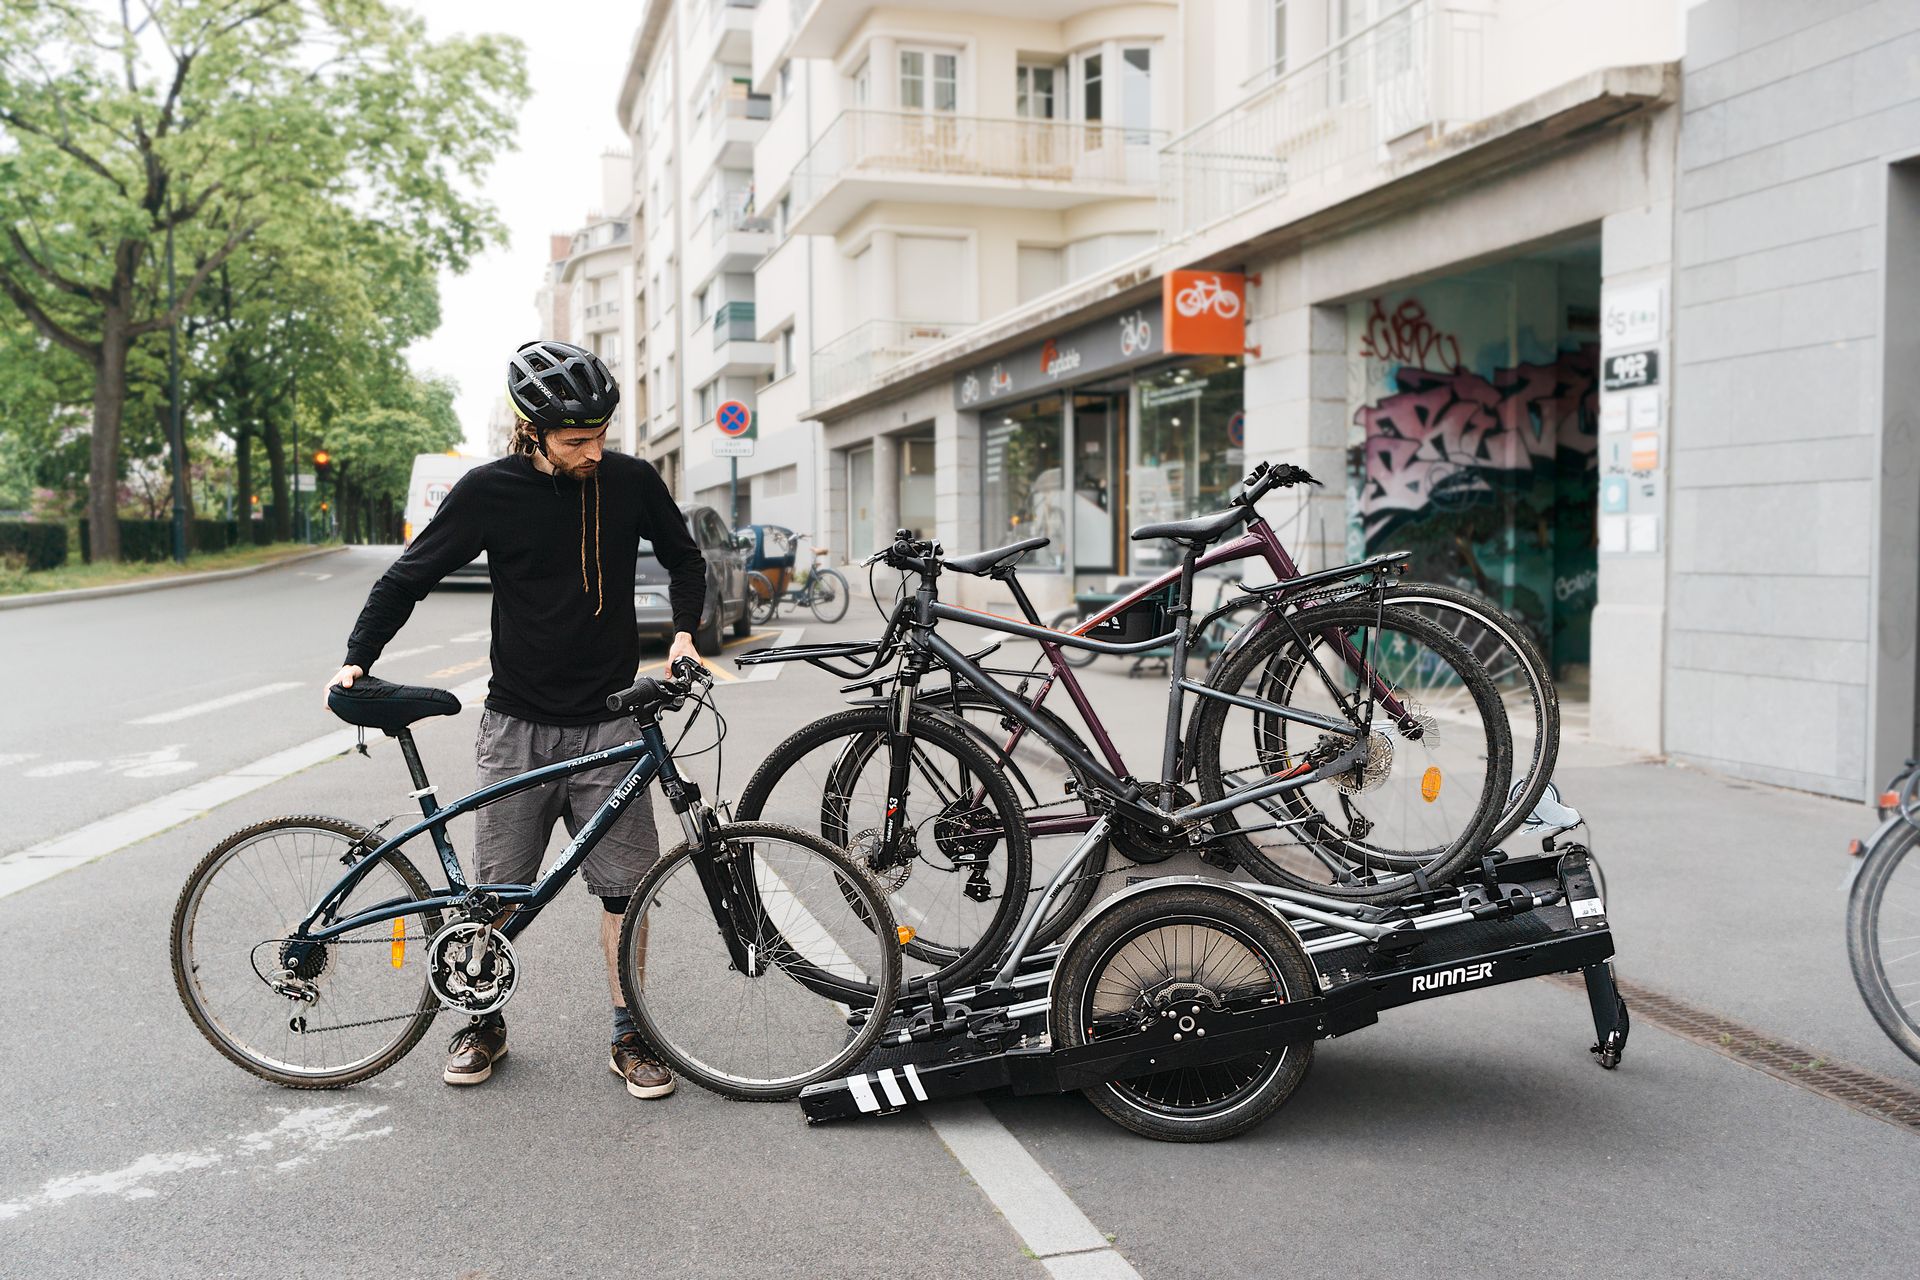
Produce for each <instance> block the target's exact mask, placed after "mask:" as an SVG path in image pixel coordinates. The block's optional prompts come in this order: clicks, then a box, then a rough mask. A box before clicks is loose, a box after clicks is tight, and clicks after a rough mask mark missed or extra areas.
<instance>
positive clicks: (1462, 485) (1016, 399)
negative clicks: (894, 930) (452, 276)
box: [620, 0, 1920, 796]
mask: <svg viewBox="0 0 1920 1280" xmlns="http://www.w3.org/2000/svg"><path fill="white" fill-rule="evenodd" d="M1916 102H1920V19H1916V18H1914V17H1912V16H1910V15H1909V14H1908V13H1907V12H1906V11H1904V10H1901V9H1899V8H1898V7H1892V6H1886V5H1880V4H1866V3H1855V2H1854V0H1832V3H1828V4H1823V5H1817V6H1808V5H1788V4H1781V3H1777V0H1705V2H1704V3H1702V2H1701V0H1618V2H1617V3H1613V4H1608V5H1604V6H1600V5H1592V4H1587V3H1582V2H1580V0H1208V2H1207V3H1200V2H1198V0H1178V2H1172V0H1169V2H1160V3H1156V2H1153V0H1137V2H1134V3H1112V2H1109V3H1094V2H1091V0H966V2H965V3H959V4H953V3H940V2H936V0H894V2H893V3H886V4H869V3H863V2H861V0H762V2H761V3H758V4H755V3H752V2H751V0H731V2H722V0H680V2H679V3H672V2H669V0H656V2H655V3H652V4H649V5H647V6H646V7H645V10H644V12H643V22H642V28H641V31H640V33H639V34H638V36H637V37H636V41H635V56H634V60H633V62H632V64H631V65H630V67H629V70H628V76H627V81H626V84H625V86H624V87H623V90H622V93H621V96H620V112H621V118H622V120H623V122H624V123H626V124H627V126H628V127H629V131H630V133H631V135H632V136H633V138H634V154H635V177H634V186H635V207H636V209H644V210H648V211H649V212H647V213H646V215H645V216H644V217H638V215H636V216H637V217H638V220H637V221H636V225H645V226H646V227H647V234H646V236H645V238H644V245H643V243H642V238H641V237H639V236H636V237H635V248H634V253H635V257H636V261H637V262H640V263H642V264H644V265H642V266H641V267H640V268H639V269H637V271H636V276H635V284H636V289H637V291H638V295H639V299H640V301H641V302H642V311H641V314H642V315H643V316H644V323H642V324H640V325H638V326H637V327H636V330H635V332H636V341H637V342H638V343H639V344H640V345H641V347H642V348H643V349H645V350H646V352H647V354H646V356H645V357H644V359H643V360H642V361H641V362H640V365H639V367H640V368H641V369H642V370H643V372H642V375H641V376H642V377H643V378H644V379H647V380H650V381H651V383H652V385H653V386H655V387H656V388H668V389H670V392H669V394H666V395H664V396H663V395H660V394H655V395H654V397H653V398H652V400H651V404H652V410H651V413H650V416H649V423H650V429H649V432H648V440H647V442H646V446H645V447H646V448H648V449H649V450H650V451H652V452H653V454H654V456H662V455H666V456H668V457H670V458H683V459H684V475H679V473H676V474H677V475H679V483H680V489H681V491H682V492H683V493H687V494H690V495H691V494H694V493H697V494H700V495H702V496H703V497H716V496H720V495H723V494H724V493H725V492H726V490H725V489H724V488H723V487H722V486H724V485H725V483H726V478H727V476H728V468H727V465H726V464H725V462H724V461H722V460H717V459H715V458H714V457H713V456H712V439H713V435H714V432H713V427H712V424H711V414H712V409H713V406H714V405H715V404H716V403H718V402H719V401H720V400H722V399H726V398H734V399H741V400H744V401H745V402H746V403H748V405H749V406H750V407H752V408H753V409H754V410H755V412H756V416H757V419H758V427H759V438H758V441H757V444H756V455H755V457H754V458H752V459H750V460H749V459H743V460H742V465H741V470H740V475H741V485H740V491H741V493H742V494H743V502H742V507H743V510H742V514H743V518H746V517H751V518H753V519H770V520H777V521H778V522H779V523H785V524H789V525H793V526H796V527H800V528H809V529H812V530H813V531H814V532H815V538H816V541H818V542H821V543H823V544H825V545H828V546H830V547H831V548H832V549H833V551H834V552H835V553H836V555H837V557H838V558H839V559H841V560H855V559H858V558H860V557H862V556H864V555H865V554H866V553H867V552H868V551H870V550H872V549H873V548H874V547H876V546H877V545H879V543H880V542H881V540H883V539H885V538H886V537H887V536H889V535H890V533H891V531H892V530H893V529H894V528H896V527H907V528H911V529H915V530H917V531H922V532H929V533H932V534H933V535H935V536H937V537H939V538H940V539H941V540H942V541H943V542H945V543H946V544H947V545H948V546H949V547H951V548H955V549H969V550H970V549H975V548H979V547H984V546H991V545H999V544H1002V543H1006V542H1010V541H1013V540H1015V539H1017V538H1021V537H1025V536H1028V535H1031V534H1042V535H1045V536H1047V537H1048V538H1049V539H1050V540H1051V541H1050V545H1049V546H1048V547H1046V548H1045V549H1043V550H1041V551H1039V552H1036V553H1034V554H1033V555H1030V556H1029V557H1027V559H1026V561H1025V562H1024V567H1023V570H1022V581H1023V582H1024V583H1025V584H1026V586H1027V588H1028V590H1029V591H1030V593H1031V594H1032V595H1033V596H1034V597H1035V598H1036V599H1037V600H1038V601H1039V602H1040V603H1041V604H1042V605H1043V607H1045V606H1051V605H1055V604H1061V603H1064V602H1066V601H1067V600H1068V599H1070V598H1071V597H1072V595H1073V594H1075V593H1076V592H1077V591H1080V590H1085V589H1088V588H1102V587H1106V586H1108V585H1109V584H1111V582H1112V581H1113V579H1114V578H1115V577H1117V576H1120V575H1132V574H1142V573H1153V572H1157V571H1159V570H1161V569H1162V568H1164V567H1165V566H1167V565H1168V564H1169V563H1170V560H1169V558H1168V552H1167V550H1166V549H1165V548H1164V547H1160V546H1156V545H1154V544H1150V543H1146V544H1136V543H1134V542H1132V541H1131V540H1130V539H1129V538H1128V537H1127V531H1128V530H1129V529H1131V528H1133V527H1135V526H1137V525H1140V524H1143V523H1147V522H1149V521H1154V520H1163V519H1173V518H1179V517H1182V516H1186V515H1191V514H1198V513H1200V512H1204V511H1207V510H1212V509H1215V508H1217V507H1219V506H1220V505H1222V504H1223V503H1224V502H1225V501H1226V500H1227V499H1228V498H1229V496H1230V495H1231V492H1232V490H1233V487H1234V484H1235V482H1236V481H1237V480H1238V478H1239V477H1240V476H1241V475H1242V474H1243V473H1244V472H1245V470H1246V469H1247V468H1248V467H1249V466H1251V465H1252V464H1253V463H1255V462H1257V461H1261V460H1275V461H1287V462H1293V463H1296V464H1299V465H1304V466H1306V467H1307V468H1308V469H1309V470H1311V471H1313V472H1314V473H1315V474H1316V475H1318V476H1319V477H1320V478H1321V479H1322V480H1323V481H1324V482H1325V487H1324V488H1322V489H1319V490H1315V491H1313V492H1312V493H1310V494H1300V493H1295V494H1289V495H1287V496H1286V497H1284V498H1283V499H1278V500H1275V501H1273V502H1271V503H1270V504H1269V510H1270V514H1271V516H1272V517H1273V518H1274V521H1275V523H1276V525H1279V526H1281V527H1282V532H1283V537H1284V538H1285V540H1286V541H1287V542H1288V544H1289V545H1290V546H1291V547H1292V548H1293V550H1294V553H1295V557H1296V559H1297V560H1298V561H1299V562H1300V564H1301V566H1302V567H1303V568H1307V569H1312V568H1317V567H1321V566H1325V565H1331V564H1336V563H1340V562H1344V561H1347V560H1350V559H1354V558H1358V557H1359V556H1361V555H1363V554H1367V553H1370V552H1373V551H1377V550H1382V549H1387V548H1393V549H1409V550H1412V551H1413V552H1414V553H1415V556H1416V559H1417V566H1416V567H1417V571H1418V573H1419V574H1420V576H1422V577H1425V578H1430V579H1435V580H1446V581H1451V582H1454V583H1457V584H1459V585H1462V586H1465V587H1469V588H1471V589H1474V590H1477V591H1480V592H1482V593H1483V594H1485V595H1487V596H1489V597H1491V598H1493V599H1495V600H1496V601H1498V602H1500V603H1501V604H1502V605H1503V606H1504V607H1506V608H1507V609H1508V610H1509V611H1511V612H1513V613H1515V614H1517V615H1518V616H1521V617H1523V618H1524V619H1526V620H1527V621H1528V622H1529V623H1530V624H1531V626H1532V627H1533V628H1534V629H1535V631H1536V632H1537V634H1538V636H1539V638H1540V640H1541V642H1542V645H1543V647H1544V648H1546V649H1547V651H1548V652H1549V653H1550V654H1551V656H1552V660H1553V663H1554V665H1555V667H1556V670H1557V671H1558V673H1559V675H1560V678H1561V680H1562V683H1563V693H1564V695H1565V696H1566V698H1567V699H1568V701H1569V703H1570V704H1571V705H1572V706H1573V708H1574V712H1573V717H1574V723H1575V724H1576V725H1578V724H1579V723H1580V721H1581V719H1582V717H1583V716H1585V717H1588V718H1590V725H1589V727H1590V731H1591V733H1592V734H1593V736H1594V737H1595V738H1596V739H1598V740H1601V741H1604V742H1610V743H1617V744H1622V745H1626V746H1630V747H1634V748H1638V749H1642V750H1646V751H1649V752H1664V753H1667V754H1670V755H1672V756H1675V757H1677V758H1681V759H1686V760H1691V761H1695V762H1699V763H1702V764H1706V765H1709V766H1711V767H1714V768H1718V769H1721V770H1724V771H1726V772H1729V773H1733V774H1736V775H1740V776H1746V777H1752V778H1757V779H1761V780H1765V781H1769V782H1777V783H1783V784H1786V785H1792V786H1798V787H1803V788H1806V789H1809V790H1814V791H1821V792H1825V793H1829V794H1836V795H1845V796H1864V795H1867V794H1869V793H1870V792H1871V791H1872V790H1873V789H1874V788H1875V787H1876V786H1877V784H1878V782H1879V781H1880V780H1881V778H1882V777H1883V775H1885V774H1886V772H1887V771H1888V769H1889V767H1890V766H1891V764H1892V763H1893V762H1895V761H1897V760H1898V759H1900V758H1901V757H1903V756H1904V755H1906V754H1910V753H1912V752H1913V751H1914V750H1915V745H1916V738H1917V737H1920V725H1917V723H1916V720H1917V717H1916V711H1915V687H1916V684H1920V670H1917V669H1916V657H1915V655H1916V646H1915V637H1916V632H1917V631H1920V626H1917V625H1916V624H1917V622H1920V619H1917V618H1916V613H1917V612H1920V605H1917V604H1916V597H1917V596H1920V589H1916V587H1915V586H1914V583H1915V582H1916V581H1920V492H1916V491H1915V490H1914V486H1913V485H1912V484H1911V470H1910V468H1911V458H1912V456H1913V447H1914V442H1913V437H1914V435H1915V432H1916V428H1915V427H1914V425H1913V418H1912V415H1911V414H1910V413H1907V412H1905V411H1904V410H1903V409H1901V408H1900V406H1904V405H1906V404H1910V403H1912V402H1913V397H1912V394H1911V393H1912V392H1913V391H1914V390H1916V389H1915V388H1910V387H1908V386H1906V385H1905V384H1906V383H1907V382H1910V381H1912V380H1913V378H1914V377H1915V376H1920V375H1916V374H1915V372H1914V371H1915V370H1917V369H1920V360H1916V359H1912V358H1902V357H1903V356H1904V355H1905V346H1906V345H1910V344H1911V342H1912V339H1911V338H1910V337H1909V336H1907V335H1910V334H1912V333H1914V332H1920V326H1915V325H1913V324H1909V323H1902V322H1903V321H1907V320H1910V319H1911V317H1908V316H1907V315H1906V312H1907V311H1909V310H1912V309H1913V307H1914V305H1915V304H1914V303H1912V302H1911V301H1910V300H1911V299H1913V298H1916V297H1920V289H1917V288H1914V287H1913V285H1914V284H1915V283H1920V267H1916V266H1915V265H1914V264H1915V263H1916V262H1920V195H1916V194H1915V192H1916V191H1920V178H1916V177H1915V175H1916V174H1917V173H1920V167H1917V164H1920V162H1916V160H1915V159H1914V157H1915V156H1916V155H1920V125H1916V124H1915V123H1914V121H1915V118H1916V115H1915V112H1916ZM654 210H657V211H658V212H657V213H655V212H652V211H654ZM1903 286H1904V287H1903ZM742 304H744V305H742ZM676 355H677V356H679V357H680V359H679V362H678V367H676V361H675V356H676ZM1903 392H1904V393H1907V394H1904V395H1903V394H1902V393H1903ZM669 465H671V464H669ZM1901 477H1906V478H1905V480H1904V481H1903V480H1902V479H1901ZM716 505H722V506H723V507H724V503H716ZM776 512H777V513H778V514H775V513H776ZM946 589H947V590H948V591H950V592H951V593H953V594H955V595H956V596H958V597H960V598H961V599H963V600H965V601H967V602H969V603H973V604H976V605H980V606H983V607H987V608H995V609H1006V608H1009V607H1011V601H1010V599H1009V598H1008V597H1007V596H1006V594H1005V592H1004V590H1003V589H1002V588H1001V587H999V586H998V585H997V584H994V583H990V582H980V581H977V580H972V579H964V578H962V579H957V580H954V581H950V582H949V583H947V584H946Z"/></svg>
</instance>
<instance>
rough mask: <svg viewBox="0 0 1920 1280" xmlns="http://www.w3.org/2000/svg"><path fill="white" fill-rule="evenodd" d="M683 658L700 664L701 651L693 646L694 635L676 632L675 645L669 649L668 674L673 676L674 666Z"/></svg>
mask: <svg viewBox="0 0 1920 1280" xmlns="http://www.w3.org/2000/svg"><path fill="white" fill-rule="evenodd" d="M682 658H692V659H693V660H694V661H695V662H699V661H700V651H699V650H698V649H696V648H694V646H693V635H692V633H691V632H687V631H676V632H674V633H673V644H672V645H670V646H669V647H668V649H667V672H668V674H672V672H673V664H674V663H676V662H678V661H679V660H680V659H682Z"/></svg>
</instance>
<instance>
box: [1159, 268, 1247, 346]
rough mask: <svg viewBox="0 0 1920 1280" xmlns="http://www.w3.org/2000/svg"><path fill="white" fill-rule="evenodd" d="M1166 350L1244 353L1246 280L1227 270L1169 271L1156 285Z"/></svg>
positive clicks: (1245, 340) (1245, 338)
mask: <svg viewBox="0 0 1920 1280" xmlns="http://www.w3.org/2000/svg"><path fill="white" fill-rule="evenodd" d="M1160 316H1161V328H1162V330H1163V332H1164V333H1165V335H1166V339H1165V340H1166V350H1168V351H1169V352H1176V353H1178V354H1180V355H1193V356H1237V355H1240V354H1241V353H1243V352H1244V351H1246V349H1247V278H1246V277H1245V276H1244V275H1240V274H1238V273H1237V272H1230V271H1169V272H1167V274H1166V275H1165V276H1164V277H1162V279H1161V286H1160Z"/></svg>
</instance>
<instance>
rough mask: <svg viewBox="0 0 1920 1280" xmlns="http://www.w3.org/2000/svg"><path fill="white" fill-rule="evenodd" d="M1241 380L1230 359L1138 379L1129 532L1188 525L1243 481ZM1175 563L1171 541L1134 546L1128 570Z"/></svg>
mask: <svg viewBox="0 0 1920 1280" xmlns="http://www.w3.org/2000/svg"><path fill="white" fill-rule="evenodd" d="M1244 383H1245V376H1244V372H1243V370H1242V369H1241V368H1240V362H1239V361H1238V360H1236V359H1233V358H1231V357H1228V358H1225V359H1215V360H1196V361H1192V362H1189V363H1187V364H1184V365H1181V366H1180V367H1178V368H1174V369H1163V370H1159V371H1157V372H1155V373H1151V374H1148V375H1146V376H1145V377H1143V378H1141V379H1140V380H1139V382H1138V383H1137V384H1136V386H1135V391H1136V395H1137V403H1138V405H1139V413H1138V416H1137V418H1136V420H1135V427H1134V431H1133V439H1132V442H1131V448H1130V449H1129V451H1128V453H1129V456H1128V465H1127V526H1128V527H1129V528H1138V527H1139V526H1141V525H1143V524H1157V523H1160V522H1162V521H1166V520H1186V519H1189V518H1190V517H1193V516H1199V515H1205V514H1206V513H1208V512H1209V511H1218V510H1219V509H1220V508H1222V507H1224V506H1226V505H1227V502H1228V500H1229V499H1230V498H1231V497H1232V495H1233V487H1234V485H1235V484H1236V483H1238V482H1239V480H1240V479H1241V477H1242V476H1244V475H1245V474H1246V449H1245V447H1244V446H1245V438H1246V437H1245V430H1244V426H1243V423H1244V418H1243V417H1241V414H1242V410H1243V402H1244V399H1245V394H1244ZM1177 562H1178V548H1176V547H1174V546H1173V544H1171V543H1168V542H1136V543H1134V544H1133V547H1132V558H1131V567H1132V570H1133V572H1135V573H1153V572H1157V571H1159V570H1161V569H1166V568H1170V567H1172V566H1173V565H1174V564H1176V563H1177Z"/></svg>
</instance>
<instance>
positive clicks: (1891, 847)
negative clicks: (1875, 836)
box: [1847, 822, 1920, 1062]
mask: <svg viewBox="0 0 1920 1280" xmlns="http://www.w3.org/2000/svg"><path fill="white" fill-rule="evenodd" d="M1916 847H1920V832H1916V831H1915V830H1914V828H1913V827H1912V825H1911V824H1909V823H1906V822H1902V823H1899V824H1898V825H1896V826H1894V827H1891V828H1889V829H1888V831H1887V834H1886V835H1885V836H1884V837H1883V838H1882V839H1880V840H1879V841H1877V842H1875V844H1874V846H1873V848H1872V849H1870V850H1868V851H1867V855H1866V862H1865V863H1864V864H1863V865H1862V866H1861V868H1860V872H1859V875H1858V877H1857V878H1856V879H1855V880H1854V882H1853V893H1852V895H1851V896H1850V897H1849V898H1848V901H1847V958H1848V959H1849V960H1850V961H1851V962H1852V964H1853V981H1854V985H1856V986H1857V987H1859V988H1860V995H1861V997H1862V998H1863V999H1864V1000H1865V1001H1866V1002H1867V1009H1868V1010H1869V1011H1870V1012H1871V1013H1872V1014H1873V1020H1874V1021H1875V1022H1878V1023H1879V1024H1880V1029H1881V1030H1882V1031H1885V1032H1886V1033H1887V1038H1888V1039H1890V1040H1892V1041H1893V1042H1894V1044H1896V1045H1898V1046H1899V1047H1900V1051H1901V1052H1902V1053H1904V1054H1906V1055H1907V1056H1908V1057H1909V1058H1912V1059H1913V1060H1914V1061H1915V1062H1920V857H1916V856H1914V849H1915V848H1916Z"/></svg>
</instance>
